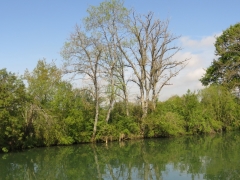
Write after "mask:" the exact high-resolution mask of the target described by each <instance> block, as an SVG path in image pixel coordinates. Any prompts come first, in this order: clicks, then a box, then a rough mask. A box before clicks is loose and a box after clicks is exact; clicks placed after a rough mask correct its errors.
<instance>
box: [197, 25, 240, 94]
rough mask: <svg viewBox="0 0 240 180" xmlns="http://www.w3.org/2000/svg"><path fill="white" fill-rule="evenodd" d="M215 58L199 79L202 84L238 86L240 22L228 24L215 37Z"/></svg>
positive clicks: (237, 87) (239, 75) (233, 87)
mask: <svg viewBox="0 0 240 180" xmlns="http://www.w3.org/2000/svg"><path fill="white" fill-rule="evenodd" d="M215 48H216V56H217V59H216V60H214V61H213V62H212V65H211V66H210V67H208V68H207V70H206V73H205V75H204V76H203V77H202V78H201V79H200V81H201V82H202V84H203V85H205V86H207V85H209V84H222V85H224V86H226V87H228V88H229V89H238V90H239V88H240V23H237V24H235V25H233V26H230V27H229V28H228V29H226V30H225V31H223V33H222V35H221V36H219V37H217V38H216V42H215Z"/></svg>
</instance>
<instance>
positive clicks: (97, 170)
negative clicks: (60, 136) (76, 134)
mask: <svg viewBox="0 0 240 180" xmlns="http://www.w3.org/2000/svg"><path fill="white" fill-rule="evenodd" d="M239 152H240V134H239V133H228V134H218V135H212V136H206V137H199V136H198V137H182V138H175V139H151V140H150V139H149V140H139V141H127V142H123V143H120V144H119V143H117V142H115V143H109V144H108V145H107V146H106V145H105V144H97V145H92V144H84V145H77V146H68V147H51V148H36V149H32V150H28V151H24V152H18V153H9V154H1V155H0V179H6V180H7V179H44V180H45V179H51V180H52V179H64V180H68V179H74V180H75V179H89V180H90V179H113V180H117V179H122V180H125V179H126V180H127V179H129V180H130V179H132V180H134V179H144V180H145V179H164V180H165V179H184V180H186V179H211V180H214V179H224V180H226V179H240V155H239Z"/></svg>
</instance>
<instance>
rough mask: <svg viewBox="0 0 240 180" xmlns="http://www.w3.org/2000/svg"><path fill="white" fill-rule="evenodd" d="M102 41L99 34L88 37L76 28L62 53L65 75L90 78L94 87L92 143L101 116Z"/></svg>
mask: <svg viewBox="0 0 240 180" xmlns="http://www.w3.org/2000/svg"><path fill="white" fill-rule="evenodd" d="M100 39H101V36H100V35H98V34H91V35H90V37H88V36H87V35H86V33H84V32H83V31H81V29H80V28H79V27H78V26H76V29H75V32H74V33H73V34H71V36H70V39H69V41H68V42H67V43H65V46H64V48H63V50H62V52H61V54H62V56H63V57H64V59H65V64H64V69H65V73H73V74H74V75H82V76H84V77H85V78H88V80H89V83H90V84H91V85H93V92H92V94H93V97H94V101H95V119H94V127H93V135H92V141H94V140H95V136H96V132H97V123H98V116H99V92H100V86H99V78H100V76H99V74H100V61H101V58H102V52H103V49H104V48H103V46H102V44H101V40H100Z"/></svg>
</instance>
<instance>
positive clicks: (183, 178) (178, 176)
mask: <svg viewBox="0 0 240 180" xmlns="http://www.w3.org/2000/svg"><path fill="white" fill-rule="evenodd" d="M166 169H167V170H166V171H163V172H162V178H163V180H166V179H167V180H188V179H189V180H193V179H194V180H198V179H203V174H198V175H193V174H188V173H187V172H180V171H179V170H176V169H174V167H173V165H172V164H167V165H166Z"/></svg>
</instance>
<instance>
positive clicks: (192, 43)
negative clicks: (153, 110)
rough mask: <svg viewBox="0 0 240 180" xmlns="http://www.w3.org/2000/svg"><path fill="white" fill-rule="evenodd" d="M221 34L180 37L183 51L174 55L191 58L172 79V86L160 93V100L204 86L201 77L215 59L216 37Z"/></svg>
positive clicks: (178, 57)
mask: <svg viewBox="0 0 240 180" xmlns="http://www.w3.org/2000/svg"><path fill="white" fill-rule="evenodd" d="M219 35H220V34H217V35H213V36H207V37H203V38H201V39H199V40H196V39H192V38H190V37H182V38H180V45H181V46H182V48H183V51H181V52H179V53H177V54H176V56H175V57H174V58H175V59H178V60H183V59H186V58H191V59H190V60H189V62H188V65H187V66H186V67H185V68H184V69H183V70H182V71H181V72H180V73H179V75H178V76H177V77H176V78H174V79H172V80H171V83H172V84H173V85H172V86H167V87H165V88H164V89H163V91H162V93H161V94H160V100H166V99H168V98H169V97H171V96H173V95H180V96H181V95H183V94H185V93H186V91H187V90H188V89H190V90H191V91H196V90H199V89H201V88H203V86H202V84H201V82H200V81H199V79H200V78H201V77H202V76H203V75H204V73H205V70H204V69H206V68H207V67H208V66H210V65H211V62H212V61H213V59H214V57H215V56H214V50H215V49H214V42H215V37H216V36H219Z"/></svg>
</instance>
